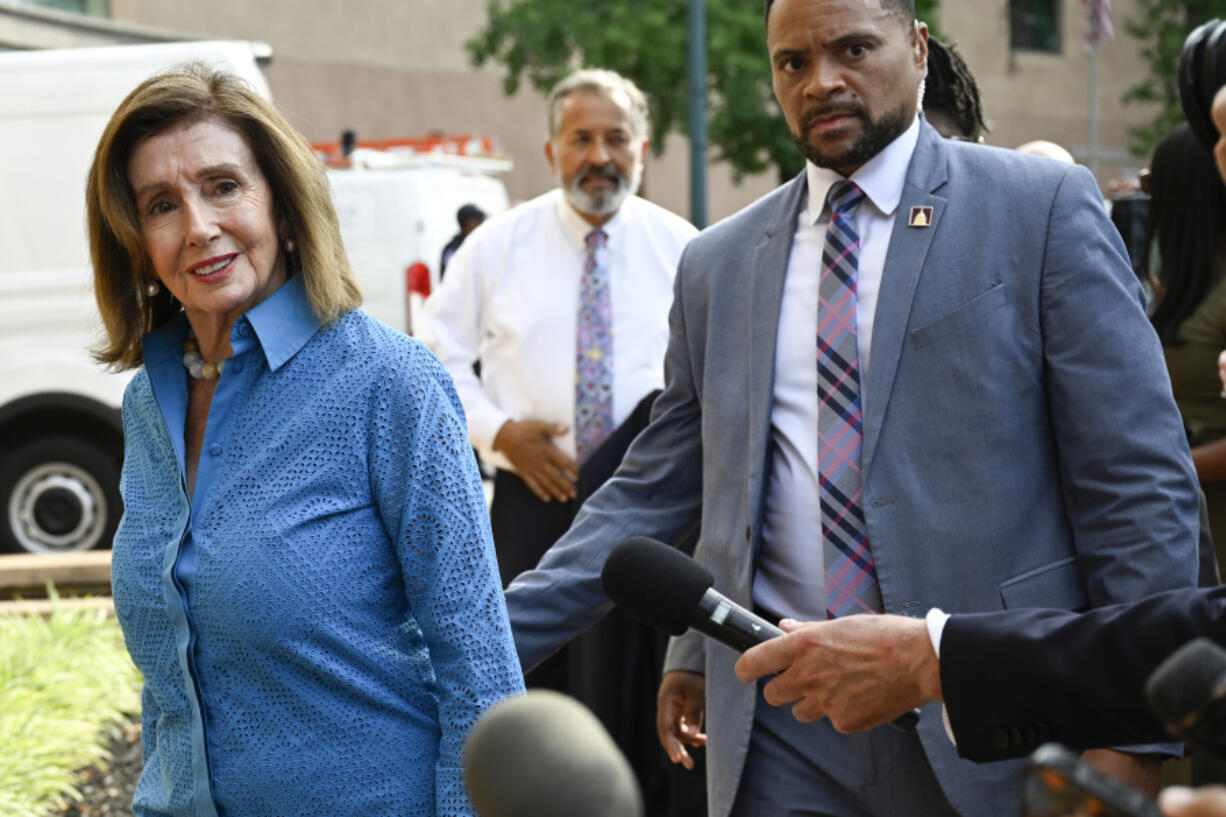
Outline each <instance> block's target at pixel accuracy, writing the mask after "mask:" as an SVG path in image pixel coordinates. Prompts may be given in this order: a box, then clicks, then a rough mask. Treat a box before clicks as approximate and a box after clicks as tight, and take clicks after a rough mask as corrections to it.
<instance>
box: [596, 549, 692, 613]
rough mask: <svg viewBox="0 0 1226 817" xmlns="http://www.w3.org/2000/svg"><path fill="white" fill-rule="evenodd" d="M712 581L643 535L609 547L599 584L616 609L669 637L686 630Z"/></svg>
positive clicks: (689, 561)
mask: <svg viewBox="0 0 1226 817" xmlns="http://www.w3.org/2000/svg"><path fill="white" fill-rule="evenodd" d="M714 583H715V579H714V578H713V577H712V576H711V571H709V570H707V569H706V568H705V567H703V566H702V565H700V564H698V563H697V562H695V561H694V560H693V559H691V558H690V557H689V556H686V555H685V554H684V553H682V552H681V551H679V550H677V549H676V548H671V547H669V546H668V545H665V544H662V543H660V542H657V541H656V540H654V539H648V538H647V537H645V536H634V537H631V538H630V539H627V540H626V541H624V542H622V543H621V544H620V545H618V546H617V547H615V548H613V552H612V553H610V554H609V558H608V559H607V560H606V561H605V563H604V570H602V571H601V573H600V586H601V587H603V588H604V592H605V595H607V596H608V597H609V598H611V599H612V600H613V602H614V603H615V604H616V605H617V606H618V607H621V608H622V609H624V610H625V611H626V612H628V613H629V614H630V615H632V616H634V617H635V618H637V619H639V620H640V621H644V622H646V623H647V624H650V625H651V626H653V627H656V628H658V629H660V630H663V631H664V632H666V633H668V634H669V635H681V634H682V633H684V632H685V631H686V630H687V629H689V626H690V621H691V620H692V619H693V617H694V611H695V610H697V609H698V602H699V601H700V600H701V599H702V596H703V594H704V593H706V592H707V589H708V588H710V587H711V585H712V584H714Z"/></svg>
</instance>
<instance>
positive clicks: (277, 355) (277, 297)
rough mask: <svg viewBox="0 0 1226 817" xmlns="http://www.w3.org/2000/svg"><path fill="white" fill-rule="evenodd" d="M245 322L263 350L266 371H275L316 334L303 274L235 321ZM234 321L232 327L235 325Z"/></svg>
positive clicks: (283, 285) (316, 322)
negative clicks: (266, 363) (248, 323)
mask: <svg viewBox="0 0 1226 817" xmlns="http://www.w3.org/2000/svg"><path fill="white" fill-rule="evenodd" d="M244 320H245V321H248V322H250V323H251V328H252V329H254V330H255V335H256V337H258V338H259V339H260V346H262V347H264V357H265V358H267V359H268V368H269V369H271V370H272V371H274V372H275V371H276V370H277V369H279V368H280V367H281V366H282V365H283V364H284V363H285V362H286V361H287V360H289V359H290V358H292V357H293V356H294V355H296V354H297V353H298V350H299V349H301V348H302V347H303V346H305V345H306V342H307V341H308V340H310V339H311V337H312V336H313V335H314V334H315V333H316V332H317V331H319V326H320V324H319V319H318V318H317V317H315V311H314V310H313V309H311V301H310V299H309V298H308V297H307V291H306V281H305V280H304V278H303V275H302V274H301V273H299V274H298V275H294V276H291V277H290V279H289V280H288V281H286V282H285V283H284V284H282V285H281V287H280V288H279V289H277V291H276V292H274V293H273V294H271V295H269V296H268V297H267V298H265V299H264V300H263V301H260V302H259V303H258V304H256V305H255V306H253V307H252V308H251V309H249V310H248V311H247V314H246V315H244V316H243V317H242V318H239V320H238V322H242V321H244ZM238 322H236V324H235V325H236V327H237V323H238Z"/></svg>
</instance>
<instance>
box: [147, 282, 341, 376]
mask: <svg viewBox="0 0 1226 817" xmlns="http://www.w3.org/2000/svg"><path fill="white" fill-rule="evenodd" d="M248 325H250V326H251V328H252V329H253V330H255V335H256V337H257V338H259V341H260V343H259V345H260V346H261V347H262V348H263V349H264V357H265V359H267V360H268V368H269V369H271V370H273V371H276V370H277V369H278V368H279V367H280V366H282V365H283V364H284V363H285V362H286V361H287V360H289V359H290V358H292V357H293V356H294V355H295V354H297V352H298V350H299V349H301V348H302V347H303V346H305V345H306V342H307V341H308V340H310V339H311V336H312V335H314V334H315V332H316V331H317V330H318V329H319V319H318V318H316V317H315V312H314V311H313V310H312V309H311V302H310V300H309V299H308V298H307V293H306V282H305V281H304V280H303V277H302V275H301V274H299V275H294V276H292V277H291V278H290V279H289V280H287V281H286V282H285V283H284V284H282V285H281V286H280V287H278V288H277V291H276V292H274V293H273V294H271V295H269V296H268V297H267V298H265V299H264V300H263V301H261V302H260V303H258V304H256V305H255V306H254V307H252V308H251V309H249V310H247V314H245V315H243V316H242V317H241V318H239V319H238V320H237V321H235V322H234V326H233V327H231V329H230V347H231V348H232V349H233V350H234V353H235V354H239V353H241V352H242V351H244V347H247V346H248V344H249V343H250V342H249V341H247V340H246V336H247V326H248ZM188 328H189V327H188V323H187V316H186V315H184V314H183V313H182V312H180V313H179V314H177V315H175V316H174V317H173V318H171V319H170V320H168V321H166V323H164V324H162V325H161V326H159V327H158V328H157V329H154V330H153V331H152V332H150V333H149V334H148V335H146V336H145V338H144V340H143V342H142V344H141V350H142V353H143V357H144V359H145V368H146V369H148V370H149V371H150V373H151V374H152V373H153V372H159V371H161V370H162V369H167V370H174V369H175V368H176V367H178V366H181V365H182V364H181V363H180V361H179V357H180V356H181V355H182V354H183V352H182V349H183V342H184V341H185V340H187V331H188Z"/></svg>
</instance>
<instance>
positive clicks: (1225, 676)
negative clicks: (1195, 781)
mask: <svg viewBox="0 0 1226 817" xmlns="http://www.w3.org/2000/svg"><path fill="white" fill-rule="evenodd" d="M1145 697H1146V699H1147V700H1148V701H1149V708H1150V710H1151V711H1152V712H1153V713H1154V714H1155V715H1156V716H1158V720H1160V721H1162V724H1163V725H1164V726H1165V727H1166V731H1167V732H1169V733H1170V734H1171V735H1172V737H1176V738H1179V739H1180V740H1187V741H1189V742H1191V743H1193V744H1195V745H1196V746H1198V747H1199V748H1201V749H1205V750H1208V751H1210V752H1214V753H1216V754H1226V703H1223V701H1226V650H1224V649H1222V648H1221V647H1219V646H1218V645H1217V644H1215V643H1213V642H1212V641H1210V640H1209V639H1207V638H1195V639H1193V640H1191V641H1189V642H1188V643H1187V644H1184V645H1183V646H1182V647H1180V648H1179V649H1177V650H1175V652H1173V653H1171V655H1170V656H1169V657H1168V658H1167V659H1166V660H1165V661H1163V662H1162V663H1161V664H1159V665H1158V668H1157V669H1156V670H1154V671H1153V673H1151V674H1150V676H1149V679H1148V680H1147V681H1146V682H1145Z"/></svg>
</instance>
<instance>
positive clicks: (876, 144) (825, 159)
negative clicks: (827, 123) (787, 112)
mask: <svg viewBox="0 0 1226 817" xmlns="http://www.w3.org/2000/svg"><path fill="white" fill-rule="evenodd" d="M831 114H843V115H846V116H855V117H857V118H858V119H860V120H861V121H862V122H864V123H865V125H864V129H863V130H862V131H861V132H860V135H859V136H857V137H856V141H854V142H852V143H851V147H849V148H847V150H845V151H843V152H842V153H840V154H837V155H831V154H829V153H823V152H822V151H820V150H818V148H816V147H815V146H814V145H813V144H812V143H811V142H809V140H808V139H807V138H806V136H807V135H808V133H809V131H810V129H811V127H812V125H813V123H814V121H815V120H817V119H819V118H822V117H826V116H830V115H831ZM908 124H910V123H909V122H908V121H907V111H906V108H905V107H900V108H898V109H896V110H893V111H889V112H887V113H885V114H882V115H881V117H879V118H878V119H872V118H871V117H870V116H869V115H868V111H867V110H865V109H864V107H863V106H862V105H858V104H854V103H850V104H842V105H829V106H826V107H822V108H811V109H810V110H808V111H805V113H804V116H802V117H801V119H800V133H796V132H794V131H792V130H791V129H789V135H790V136H791V137H792V141H793V142H794V143H795V144H796V147H797V148H799V149H800V152H801V153H803V154H804V157H805V158H806V159H808V160H809V161H810V162H812V163H813V164H815V165H817V166H818V167H828V168H830V169H832V170H840V169H842V168H849V167H859V166H860V165H862V164H864V163H865V162H867V161H868V160H869V159H871V158H873V157H874V156H876V155H877V154H878V153H880V152H881V151H882V150H884V149H885V147H886V146H887V145H889V144H890V142H893V141H894V140H895V139H897V138H898V137H899V136H900V135H902V133H903V131H905V130H906V129H907V125H908Z"/></svg>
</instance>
